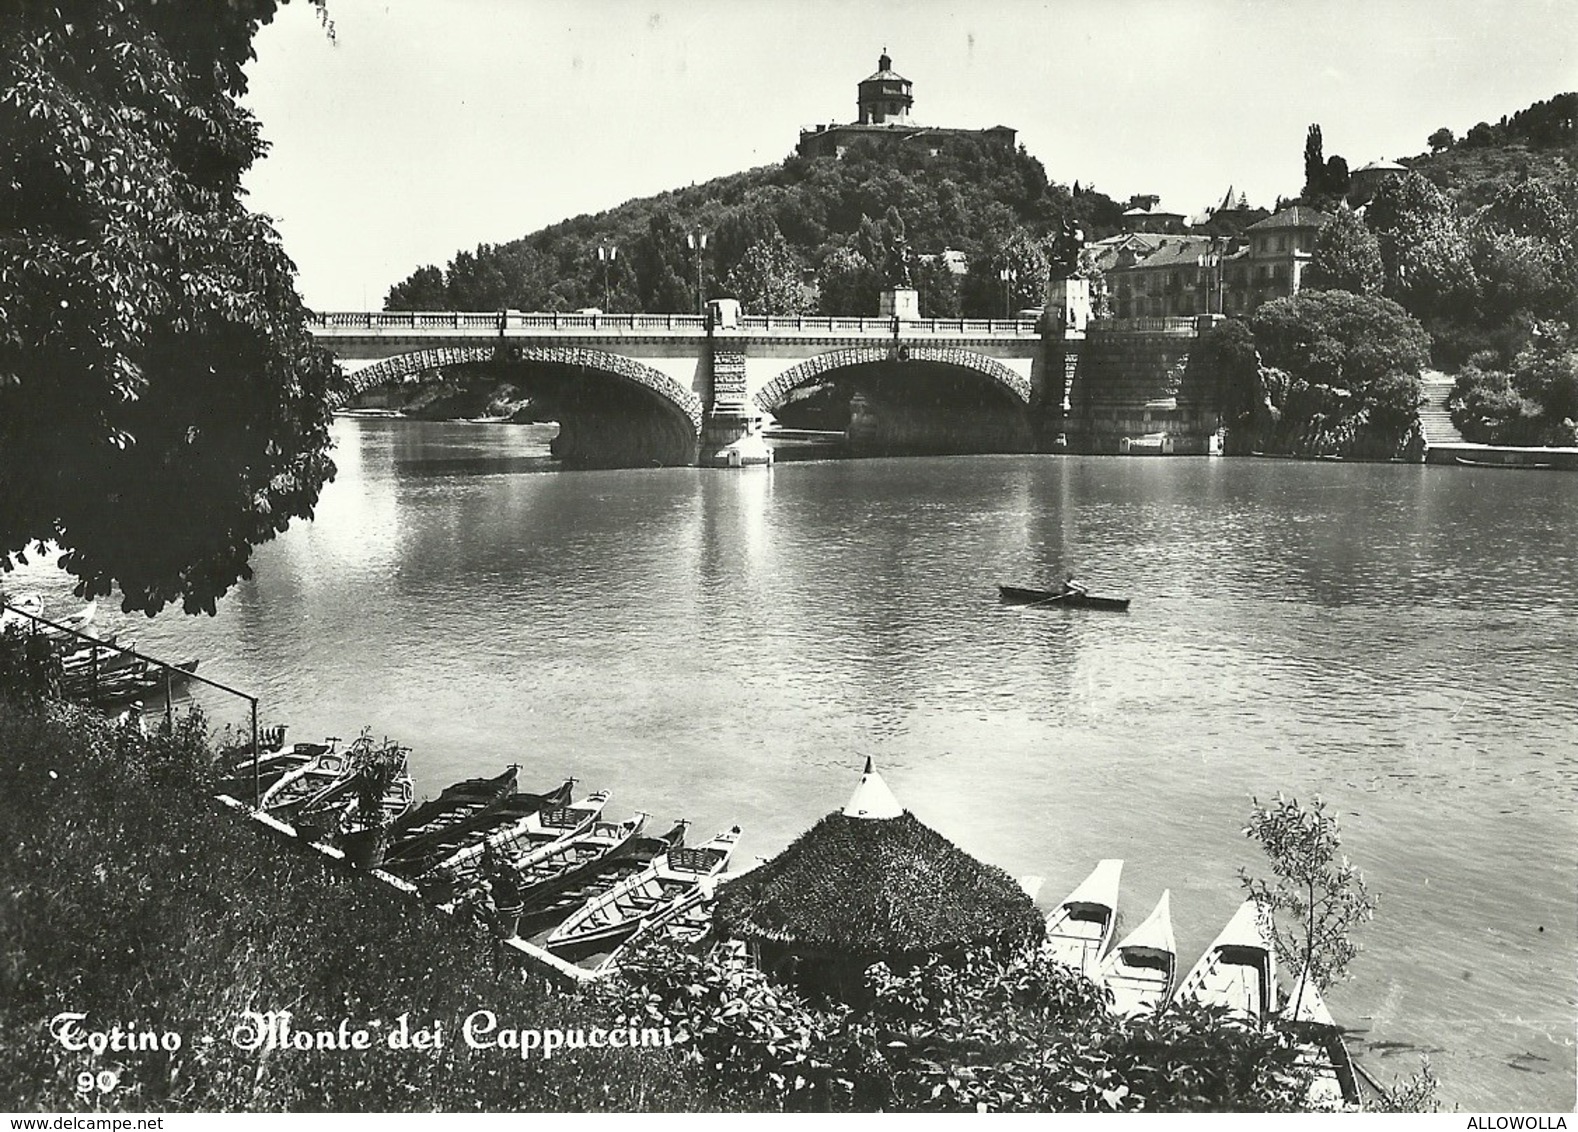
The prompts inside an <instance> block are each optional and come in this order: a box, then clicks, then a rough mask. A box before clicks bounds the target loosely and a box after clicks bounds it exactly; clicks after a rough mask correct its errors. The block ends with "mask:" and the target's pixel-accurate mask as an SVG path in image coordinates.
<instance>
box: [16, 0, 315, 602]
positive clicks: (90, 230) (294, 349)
mask: <svg viewBox="0 0 1578 1132" xmlns="http://www.w3.org/2000/svg"><path fill="white" fill-rule="evenodd" d="M275 7H276V5H275V3H274V2H273V0H248V2H245V3H232V4H228V5H220V6H218V7H215V6H214V5H211V4H207V3H204V2H202V0H157V2H156V0H75V2H70V3H66V2H62V3H59V4H45V3H12V4H9V5H7V6H6V7H5V8H4V9H0V12H3V14H0V60H3V63H0V74H3V75H4V76H5V80H4V82H5V85H4V88H3V89H0V169H4V170H6V174H5V176H3V177H0V233H3V236H0V311H3V312H4V313H3V316H0V326H3V330H0V566H3V567H5V568H9V567H10V566H12V565H14V564H15V563H16V562H19V561H25V556H26V554H27V553H28V552H29V551H30V550H31V549H33V548H34V547H42V546H44V545H45V544H48V543H55V544H57V545H58V546H60V547H61V548H62V550H63V554H62V556H61V558H60V565H61V567H62V568H63V569H65V570H66V571H68V572H69V573H71V574H73V575H74V576H75V577H76V578H77V579H78V581H77V587H76V589H77V593H78V594H79V595H81V596H83V597H95V596H102V595H107V594H109V593H110V592H111V591H112V590H113V589H114V588H115V587H116V586H119V588H120V589H121V592H122V594H123V601H122V608H123V609H125V610H126V611H128V612H130V611H132V610H142V611H145V612H147V613H149V614H152V613H155V612H157V611H159V610H160V609H162V608H164V607H165V606H166V605H168V604H170V603H172V602H176V601H179V602H180V603H181V604H182V606H183V608H185V609H186V610H187V611H188V612H196V611H198V610H203V611H206V612H209V613H213V612H214V610H215V602H216V601H217V599H218V598H219V597H220V596H222V595H223V594H224V593H225V592H226V591H227V590H228V589H229V588H230V587H231V586H232V585H234V584H235V583H236V581H238V580H240V579H244V578H247V577H250V570H249V568H248V565H247V560H248V558H249V556H250V554H251V551H252V549H253V548H254V547H255V546H257V545H258V544H260V543H262V542H265V541H267V540H269V539H271V538H272V537H273V536H274V535H276V534H278V533H279V532H281V531H283V530H285V529H286V528H287V527H288V526H289V524H290V522H291V520H292V519H295V518H305V517H309V516H311V515H312V513H313V508H314V506H315V505H316V503H317V500H318V495H319V492H320V491H321V489H322V487H323V485H324V484H325V483H327V482H328V480H329V479H330V478H331V477H332V476H333V474H334V465H333V463H332V462H331V461H330V459H329V457H328V450H329V447H330V440H329V431H328V430H329V423H330V420H331V404H332V399H333V397H334V396H335V395H336V393H337V383H338V377H337V373H336V370H335V367H334V364H333V361H332V359H331V358H330V357H329V355H328V354H327V353H326V352H325V351H323V350H321V349H319V348H318V347H316V346H315V345H314V343H313V341H312V338H311V335H310V334H309V332H308V329H307V323H308V311H307V310H306V308H305V307H304V306H303V304H302V302H301V299H300V297H299V296H298V295H297V293H296V291H295V283H294V277H295V268H294V265H293V264H292V263H291V262H290V260H289V259H288V258H287V257H286V255H285V252H284V249H283V248H282V246H281V244H280V239H279V236H278V234H277V233H276V232H275V231H274V229H273V228H272V227H271V226H270V224H269V222H268V221H267V220H266V219H265V218H264V217H261V216H258V215H255V214H253V213H251V212H249V211H248V210H247V209H245V208H244V207H243V206H242V204H241V177H242V175H243V174H244V173H245V172H246V170H247V169H248V168H249V167H250V166H251V164H252V163H253V161H255V160H256V159H257V157H258V156H259V155H260V154H261V153H262V152H263V145H264V143H263V141H262V140H261V138H260V136H259V132H258V125H257V122H256V120H255V119H254V118H253V117H252V116H251V115H250V114H249V113H248V112H247V111H245V110H244V109H243V108H242V107H241V106H240V105H239V103H238V101H237V100H238V98H239V97H240V96H241V95H242V94H243V93H244V92H245V89H246V75H245V72H244V70H243V68H244V66H245V64H246V63H247V61H248V60H249V59H250V58H251V43H252V37H253V35H254V34H255V33H256V31H257V30H258V28H259V26H260V25H261V24H262V23H264V22H266V21H267V20H268V19H270V18H271V17H272V15H273V12H274V10H275Z"/></svg>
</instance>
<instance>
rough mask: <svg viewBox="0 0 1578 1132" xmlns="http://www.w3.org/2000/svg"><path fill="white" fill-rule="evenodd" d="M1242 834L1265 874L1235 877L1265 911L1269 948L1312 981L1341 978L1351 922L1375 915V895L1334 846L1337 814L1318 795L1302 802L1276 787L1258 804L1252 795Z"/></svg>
mask: <svg viewBox="0 0 1578 1132" xmlns="http://www.w3.org/2000/svg"><path fill="white" fill-rule="evenodd" d="M1244 836H1245V837H1248V838H1251V839H1253V840H1255V841H1258V842H1259V843H1260V847H1261V848H1262V849H1263V850H1265V854H1266V856H1267V858H1269V860H1270V862H1271V871H1272V874H1273V876H1274V877H1275V879H1274V880H1272V881H1265V880H1262V879H1257V878H1254V877H1251V876H1250V875H1249V873H1248V872H1247V871H1243V870H1241V871H1240V873H1239V876H1240V877H1241V879H1242V880H1243V882H1244V887H1245V888H1247V889H1248V890H1249V893H1250V895H1251V896H1253V897H1254V898H1255V900H1256V901H1257V902H1258V903H1259V905H1260V907H1261V909H1262V910H1265V911H1268V912H1269V913H1270V915H1271V917H1272V920H1273V924H1272V929H1273V930H1272V932H1271V936H1272V940H1273V941H1274V943H1275V945H1276V949H1277V954H1278V955H1279V956H1280V957H1281V958H1282V961H1283V962H1284V963H1285V964H1286V965H1287V966H1289V967H1290V968H1292V969H1293V970H1295V971H1306V972H1308V973H1309V975H1310V977H1311V978H1312V979H1313V980H1314V981H1315V985H1316V986H1317V987H1320V988H1325V987H1327V986H1329V985H1331V983H1332V982H1334V981H1336V980H1338V979H1341V978H1342V977H1343V975H1344V974H1345V973H1346V971H1347V968H1348V964H1349V963H1350V962H1351V961H1352V960H1353V958H1354V957H1355V956H1356V955H1357V954H1358V953H1359V948H1358V945H1357V944H1356V943H1354V941H1353V938H1352V937H1353V929H1354V928H1356V927H1357V926H1359V925H1360V924H1362V923H1364V922H1365V921H1367V920H1369V919H1371V918H1372V917H1373V916H1374V915H1375V901H1374V900H1373V899H1372V898H1371V896H1370V894H1369V891H1368V890H1367V889H1366V888H1365V884H1364V877H1363V875H1362V874H1360V872H1359V870H1358V869H1356V868H1354V866H1353V865H1352V864H1350V863H1349V861H1348V859H1347V858H1346V857H1343V856H1340V855H1339V853H1338V850H1339V849H1341V847H1342V837H1341V832H1340V830H1339V829H1338V823H1337V819H1336V818H1335V817H1334V816H1331V815H1329V814H1327V813H1326V805H1325V803H1324V802H1323V801H1321V799H1320V798H1319V797H1317V798H1316V799H1315V800H1314V801H1313V802H1312V803H1311V804H1310V805H1309V806H1308V807H1305V806H1301V805H1299V803H1298V801H1297V800H1296V799H1293V798H1285V797H1283V796H1282V795H1281V794H1278V795H1277V796H1276V799H1275V800H1274V801H1273V802H1271V803H1270V804H1268V805H1265V806H1262V805H1261V804H1260V801H1259V799H1255V800H1254V809H1253V811H1252V812H1251V813H1250V817H1249V824H1248V825H1247V826H1246V827H1245V828H1244ZM1278 913H1283V914H1284V918H1283V920H1282V921H1281V922H1277V921H1276V916H1277V914H1278ZM1289 919H1291V920H1292V921H1293V923H1292V924H1289V923H1288V920H1289Z"/></svg>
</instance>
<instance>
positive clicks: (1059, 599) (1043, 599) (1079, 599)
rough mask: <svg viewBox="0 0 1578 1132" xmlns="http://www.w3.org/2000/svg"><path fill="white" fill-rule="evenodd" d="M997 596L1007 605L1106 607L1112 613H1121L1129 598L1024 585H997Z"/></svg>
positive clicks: (1126, 608) (1124, 610)
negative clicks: (1036, 588) (1031, 587)
mask: <svg viewBox="0 0 1578 1132" xmlns="http://www.w3.org/2000/svg"><path fill="white" fill-rule="evenodd" d="M997 596H998V598H999V599H1000V600H1001V601H1003V602H1004V603H1005V604H1007V605H1034V606H1040V607H1043V608H1047V609H1051V608H1054V607H1056V606H1064V607H1065V608H1073V609H1106V610H1111V611H1112V612H1114V613H1123V612H1126V611H1127V610H1128V608H1129V599H1128V598H1126V597H1096V596H1094V595H1093V594H1081V593H1063V592H1062V591H1060V590H1034V589H1027V588H1026V587H1024V586H998V587H997Z"/></svg>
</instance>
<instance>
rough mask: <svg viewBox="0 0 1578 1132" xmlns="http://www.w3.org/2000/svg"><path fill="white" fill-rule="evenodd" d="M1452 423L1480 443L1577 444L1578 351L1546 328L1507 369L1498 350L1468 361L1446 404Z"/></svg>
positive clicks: (1560, 330) (1557, 330)
mask: <svg viewBox="0 0 1578 1132" xmlns="http://www.w3.org/2000/svg"><path fill="white" fill-rule="evenodd" d="M1448 407H1449V408H1450V409H1451V411H1452V422H1453V423H1454V424H1455V425H1457V427H1458V429H1459V430H1460V431H1461V432H1462V433H1463V436H1464V438H1465V439H1467V440H1471V441H1475V442H1477V443H1481V444H1527V445H1545V444H1553V445H1574V444H1578V348H1575V347H1574V344H1573V342H1572V340H1571V334H1570V333H1569V332H1568V331H1567V330H1566V328H1565V327H1564V326H1558V325H1549V324H1547V325H1545V326H1544V327H1543V329H1541V330H1540V332H1539V333H1537V334H1536V335H1535V336H1534V338H1533V340H1532V341H1531V343H1530V345H1529V346H1527V347H1526V348H1524V349H1523V350H1522V351H1520V352H1519V353H1518V355H1517V356H1516V357H1515V358H1513V360H1512V362H1511V363H1510V364H1509V365H1507V366H1506V367H1505V368H1503V367H1502V365H1501V363H1500V361H1499V359H1498V358H1497V356H1496V355H1495V353H1494V352H1491V351H1486V352H1483V353H1480V354H1476V355H1475V356H1474V357H1472V358H1470V359H1469V361H1468V363H1467V364H1466V365H1465V366H1464V367H1463V368H1462V369H1461V370H1460V371H1459V372H1458V376H1457V382H1456V383H1455V384H1454V386H1453V389H1452V395H1451V397H1450V399H1449V401H1448Z"/></svg>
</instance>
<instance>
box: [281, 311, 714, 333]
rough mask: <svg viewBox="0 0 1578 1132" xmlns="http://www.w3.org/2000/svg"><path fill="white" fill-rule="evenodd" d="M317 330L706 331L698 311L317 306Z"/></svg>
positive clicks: (315, 318) (703, 320) (314, 318)
mask: <svg viewBox="0 0 1578 1132" xmlns="http://www.w3.org/2000/svg"><path fill="white" fill-rule="evenodd" d="M312 325H313V326H314V327H316V328H318V329H320V330H464V331H489V330H491V331H495V332H500V333H502V332H505V331H510V330H549V331H554V330H593V331H632V332H637V333H639V332H642V331H647V332H651V331H658V332H667V331H673V330H680V331H705V330H706V328H707V323H706V319H704V318H703V317H702V316H701V315H699V314H564V313H553V312H546V313H539V312H526V311H321V312H319V313H317V314H314V315H313V316H312Z"/></svg>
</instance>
